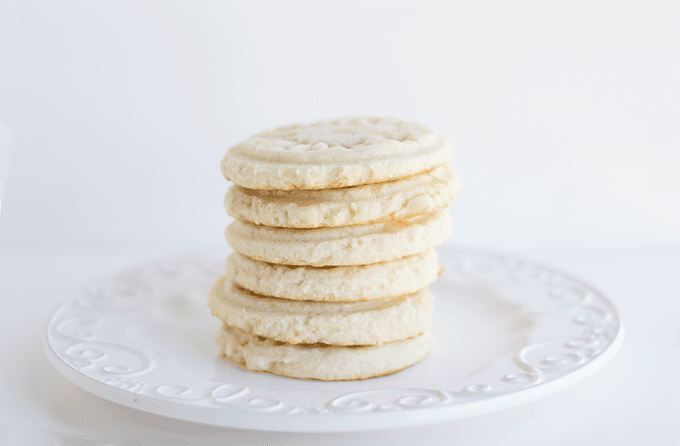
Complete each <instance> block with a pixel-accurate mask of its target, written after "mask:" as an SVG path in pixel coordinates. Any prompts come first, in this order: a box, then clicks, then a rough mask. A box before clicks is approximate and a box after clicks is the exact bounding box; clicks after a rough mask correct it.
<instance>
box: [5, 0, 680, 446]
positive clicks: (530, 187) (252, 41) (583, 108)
mask: <svg viewBox="0 0 680 446" xmlns="http://www.w3.org/2000/svg"><path fill="white" fill-rule="evenodd" d="M284 3H285V4H284ZM679 79H680V5H679V4H678V2H677V1H657V0H649V1H642V0H641V1H625V0H624V1H606V2H605V1H560V2H552V1H540V2H539V1H537V2H531V3H529V2H492V1H463V2H434V1H430V2H428V1H420V2H411V1H393V2H392V1H389V2H388V1H364V2H359V1H356V2H351V1H346V2H274V1H248V2H246V1H243V2H200V3H192V2H160V1H158V2H151V1H100V2H86V1H82V2H73V1H52V2H47V1H44V2H26V1H24V0H19V1H16V0H0V182H1V183H2V203H1V205H2V208H1V213H0V302H1V303H0V305H1V307H0V310H1V311H0V327H2V329H3V331H2V332H1V333H2V334H3V336H4V337H5V338H4V340H3V341H2V342H0V347H1V349H0V358H2V360H1V361H0V364H2V365H3V367H0V383H2V384H3V385H2V386H0V401H1V402H0V443H2V441H3V440H8V439H9V441H8V444H12V445H13V444H50V442H53V443H55V444H57V442H58V441H62V442H65V443H66V444H89V443H88V441H95V440H94V439H99V440H101V441H105V442H108V443H106V444H109V443H110V444H125V443H126V442H128V443H129V442H133V443H135V442H136V443H135V444H145V445H146V444H192V445H194V444H223V443H230V442H231V443H240V442H246V443H257V444H296V445H302V444H310V445H311V444H320V443H327V444H350V443H351V444H369V443H372V444H375V443H376V442H380V441H390V442H391V444H416V443H419V442H421V441H422V442H424V443H427V444H447V445H448V444H452V442H455V443H457V444H471V445H473V444H474V445H492V444H508V445H515V444H518V445H519V444H522V445H545V444H564V445H573V444H606V445H622V444H626V445H628V444H630V445H638V444H659V445H666V444H668V445H678V444H680V431H678V430H677V426H678V425H680V273H678V271H680V172H679V170H680V81H679ZM349 114H374V115H394V116H398V117H401V118H405V119H409V120H415V121H419V122H422V123H424V124H426V125H429V126H431V127H432V128H434V129H435V130H437V131H438V132H439V133H441V134H442V135H444V136H445V137H447V138H448V139H449V140H450V141H451V142H452V144H453V145H454V146H455V149H456V151H455V154H454V157H453V159H452V160H451V165H452V166H453V167H454V168H455V169H456V170H457V171H458V172H459V174H460V176H461V179H462V181H463V187H464V190H463V193H462V194H461V196H460V197H459V198H458V199H457V200H456V201H455V202H454V203H453V205H452V206H451V212H452V214H453V215H454V219H455V226H454V231H453V233H452V235H451V237H450V239H449V240H448V241H447V243H448V244H452V245H466V246H472V247H482V248H489V249H494V250H501V251H508V252H512V253H516V254H520V255H530V256H535V257H537V259H538V260H540V261H545V262H547V263H551V264H553V265H555V266H557V267H559V268H564V269H565V270H566V271H570V272H573V273H574V274H576V275H577V276H578V277H582V278H583V279H584V280H586V281H587V282H590V283H592V284H593V285H595V286H596V287H597V288H600V289H602V290H603V291H604V292H605V294H606V295H607V296H610V298H611V299H612V301H614V302H615V303H616V304H617V306H618V308H619V310H620V312H621V314H622V316H623V318H624V321H625V322H626V330H627V334H626V338H625V341H624V345H623V347H622V349H621V351H620V353H619V354H618V355H617V356H616V357H615V358H614V359H613V360H612V361H611V363H610V364H608V365H607V366H605V367H604V368H603V369H602V370H601V371H600V372H598V373H597V374H595V375H594V376H593V377H591V378H588V379H587V380H586V381H584V382H583V383H581V384H579V385H577V386H574V387H573V388H572V389H570V390H569V391H568V392H563V393H561V394H559V395H555V396H553V397H551V398H547V399H545V400H543V401H539V402H536V403H532V404H529V405H526V406H522V407H520V408H517V409H514V410H509V411H504V412H501V413H497V414H490V415H486V416H482V417H478V418H475V419H472V420H466V421H463V422H453V423H448V424H443V425H441V426H436V427H423V428H415V429H404V430H401V431H394V432H378V433H372V434H351V435H340V434H338V435H326V436H320V435H316V436H314V435H308V436H305V435H292V434H290V435H287V434H286V435H284V434H268V433H258V432H247V431H230V430H220V429H218V428H207V427H205V426H200V425H190V424H187V423H184V424H183V423H179V422H177V421H175V420H170V419H165V418H163V417H154V416H151V415H148V414H144V413H139V412H134V411H133V412H130V411H129V410H126V409H123V408H121V407H120V406H117V405H115V404H111V403H108V402H106V401H104V400H101V399H99V398H96V397H94V396H91V395H89V394H87V393H85V392H83V391H81V390H80V389H78V388H76V387H75V386H73V385H71V384H70V383H69V382H68V381H66V380H65V379H64V378H63V377H61V376H60V375H59V374H58V373H57V372H56V371H55V370H54V369H53V368H52V367H51V366H50V365H49V363H48V362H47V360H46V358H45V356H44V352H43V351H42V350H43V347H42V336H43V332H44V325H45V321H46V320H47V318H48V317H49V314H50V311H51V310H52V308H54V306H56V305H57V304H58V302H59V300H60V299H61V298H63V297H64V296H66V295H68V294H69V293H70V292H71V291H72V290H73V289H75V288H78V287H80V286H81V285H82V283H83V282H87V281H92V280H95V279H97V278H99V277H102V276H106V275H107V274H110V271H112V270H117V269H121V268H123V269H124V268H127V267H128V266H129V265H130V264H133V263H135V262H139V261H149V260H153V259H155V258H156V257H157V256H158V255H161V254H165V253H171V252H176V251H182V250H186V249H196V248H198V249H203V248H215V247H217V248H224V247H226V241H225V239H224V236H223V233H224V229H225V227H226V225H227V223H228V218H227V216H226V213H225V211H224V207H223V204H222V201H223V196H224V193H225V192H226V190H227V188H228V183H227V182H226V181H225V180H224V178H223V177H222V175H221V172H220V168H219V162H220V160H221V158H222V156H223V154H224V152H225V151H226V150H227V149H228V148H229V147H230V146H232V145H234V144H236V143H238V142H240V141H241V140H243V139H245V138H246V137H248V136H250V135H251V134H253V133H256V132H259V131H261V130H264V129H268V128H274V127H277V126H280V125H285V124H290V123H294V122H307V121H314V120H317V119H321V118H333V117H340V116H344V115H349ZM5 365H7V367H4V366H5ZM77 438H85V440H82V441H81V442H80V443H79V442H78V441H80V440H77ZM87 439H89V440H87ZM454 440H455V441H454ZM12 441H14V443H12ZM69 442H70V443H69ZM95 444H100V443H95ZM101 444H103V443H101Z"/></svg>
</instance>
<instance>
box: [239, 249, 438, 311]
mask: <svg viewBox="0 0 680 446" xmlns="http://www.w3.org/2000/svg"><path fill="white" fill-rule="evenodd" d="M442 271H443V269H442V267H441V266H440V265H439V262H438V261H437V253H436V252H435V250H434V249H429V250H427V251H424V252H421V253H418V254H414V255H411V256H408V257H403V258H400V259H396V260H390V261H387V262H380V263H373V264H370V265H359V266H333V267H325V268H315V267H311V266H290V265H279V264H275V263H268V262H262V261H259V260H254V259H251V258H249V257H246V256H244V255H241V254H239V253H236V252H235V253H233V254H232V255H230V256H229V258H227V276H228V277H229V278H230V280H231V281H232V282H234V283H235V284H236V285H238V286H240V287H242V288H246V289H248V290H250V291H252V292H254V293H257V294H263V295H266V296H273V297H279V298H283V299H300V300H309V301H326V302H343V301H344V302H349V301H364V300H375V299H391V298H394V297H400V296H404V295H406V294H412V293H415V292H416V291H419V290H422V289H423V288H425V287H427V286H428V285H430V284H431V283H433V282H434V281H435V280H436V279H437V277H438V276H439V275H441V273H442Z"/></svg>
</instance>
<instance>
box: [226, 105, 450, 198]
mask: <svg viewBox="0 0 680 446" xmlns="http://www.w3.org/2000/svg"><path fill="white" fill-rule="evenodd" d="M452 152H453V148H452V147H451V145H450V144H449V142H448V141H447V140H446V139H444V138H443V137H442V136H441V135H439V134H437V133H435V132H434V131H433V130H432V129H430V128H429V127H426V126H424V125H422V124H418V123H415V122H409V121H404V120H401V119H397V118H392V117H366V116H358V117H345V118H341V119H336V120H324V121H319V122H316V123H313V124H306V125H303V124H296V125H290V126H286V127H280V128H278V129H276V130H267V131H264V132H262V133H258V134H257V135H254V136H251V137H250V138H248V139H246V140H245V141H243V142H241V143H240V144H237V145H235V146H234V147H232V148H230V149H229V150H228V151H227V153H226V155H225V156H224V158H223V160H222V164H221V166H222V173H223V174H224V176H225V177H226V178H227V179H228V180H230V181H232V182H234V183H235V184H238V185H239V186H242V187H245V188H250V189H279V190H293V189H325V188H331V187H333V188H337V187H346V186H355V185H360V184H369V183H378V182H382V181H388V180H393V179H397V178H403V177H406V176H410V175H415V174H418V173H420V172H424V171H426V170H429V169H431V168H433V167H436V166H439V165H442V164H444V163H446V161H447V160H448V159H449V158H450V157H451V154H452Z"/></svg>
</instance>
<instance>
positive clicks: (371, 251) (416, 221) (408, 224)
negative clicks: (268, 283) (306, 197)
mask: <svg viewBox="0 0 680 446" xmlns="http://www.w3.org/2000/svg"><path fill="white" fill-rule="evenodd" d="M452 224H453V221H452V219H451V216H450V215H449V214H448V213H447V212H446V211H442V212H436V213H433V214H428V215H424V216H418V217H412V218H409V219H405V220H395V221H388V222H383V223H372V224H366V225H355V226H342V227H339V228H322V229H289V228H274V227H270V226H262V225H254V224H252V223H248V222H244V221H240V220H236V221H234V222H232V223H231V224H230V225H229V226H228V227H227V230H226V236H227V241H228V242H229V244H230V245H231V247H232V248H234V250H235V251H237V252H239V253H241V254H243V255H245V256H248V257H251V258H254V259H257V260H262V261H265V262H271V263H282V264H286V265H311V266H331V265H366V264H370V263H377V262H384V261H388V260H394V259H399V258H401V257H406V256H409V255H413V254H416V253H419V252H423V251H426V250H428V249H430V248H433V247H435V246H438V245H440V244H441V243H442V242H443V241H444V240H446V238H447V237H448V236H449V233H450V232H451V226H452Z"/></svg>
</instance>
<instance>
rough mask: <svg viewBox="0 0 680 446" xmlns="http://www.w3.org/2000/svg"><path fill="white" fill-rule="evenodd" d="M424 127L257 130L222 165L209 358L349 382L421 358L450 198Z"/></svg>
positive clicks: (387, 123) (344, 122) (455, 186)
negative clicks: (222, 213)
mask: <svg viewBox="0 0 680 446" xmlns="http://www.w3.org/2000/svg"><path fill="white" fill-rule="evenodd" d="M452 151H453V149H452V147H451V145H450V144H449V143H448V141H446V140H445V139H444V138H443V137H442V136H441V135H439V134H437V133H435V132H434V131H433V130H432V129H430V128H428V127H426V126H423V125H421V124H417V123H414V122H409V121H404V120H401V119H397V118H384V117H365V116H359V117H347V118H342V119H337V120H324V121H319V122H316V123H313V124H309V125H292V126H287V127H281V128H278V129H276V130H271V131H265V132H262V133H259V134H257V135H254V136H252V137H251V138H248V139H247V140H245V141H243V142H242V143H240V144H237V145H236V146H234V147H232V148H230V149H229V150H228V151H227V153H226V155H225V156H224V158H223V160H222V164H221V167H222V172H223V173H224V176H225V177H226V178H227V179H228V180H230V181H232V182H233V183H234V184H233V185H232V186H231V187H230V188H229V190H228V192H227V194H226V196H225V199H224V205H225V208H226V210H227V213H228V214H229V215H231V216H233V217H235V219H236V220H235V221H234V222H232V223H231V224H230V225H229V226H228V227H227V230H226V232H225V235H226V237H227V241H228V242H229V244H230V245H231V247H232V248H233V249H234V251H235V252H234V253H233V254H232V255H231V256H230V257H229V258H228V259H227V265H226V271H225V273H224V275H223V276H222V277H221V278H220V279H219V280H218V281H217V282H216V283H215V285H214V286H213V289H212V291H211V293H210V296H209V298H208V305H209V307H210V310H211V312H212V314H213V315H214V316H216V317H217V318H219V319H220V320H221V321H222V328H221V329H220V330H219V331H218V332H217V334H216V340H217V343H218V345H219V347H220V351H221V353H222V354H223V355H224V356H225V357H226V358H227V359H229V360H230V361H231V362H233V363H235V364H237V365H239V366H240V367H243V368H245V369H247V370H250V371H255V372H267V373H271V374H274V375H279V376H285V377H290V378H300V379H315V380H325V381H337V380H359V379H368V378H373V377H378V376H384V375H388V374H391V373H395V372H397V371H399V370H402V369H404V368H406V367H409V366H411V365H413V364H415V363H417V362H418V361H420V360H422V359H423V358H425V356H426V355H427V354H428V353H429V352H430V349H431V347H432V339H433V338H432V319H433V313H434V296H433V295H432V294H431V293H430V292H429V291H427V289H426V287H427V286H429V285H430V284H432V283H433V282H434V281H435V280H436V279H437V277H438V276H440V275H441V273H442V271H441V266H440V265H439V263H438V261H437V254H436V251H435V248H436V247H437V246H438V245H440V244H441V243H443V242H444V241H445V240H446V238H447V237H448V236H449V234H450V232H451V228H452V220H451V217H450V215H449V213H448V211H447V207H448V206H449V205H450V204H451V202H452V201H453V200H454V199H455V198H456V197H457V196H458V194H459V193H460V191H461V184H460V179H459V178H458V175H457V174H456V172H455V171H454V170H453V169H452V168H451V167H449V166H448V161H449V158H450V157H451V154H452Z"/></svg>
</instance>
